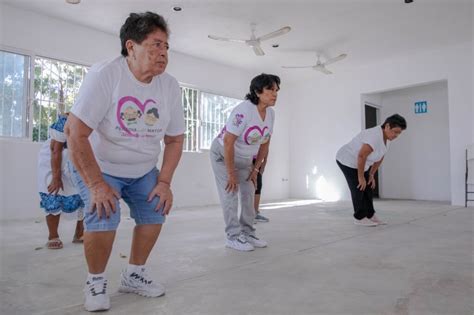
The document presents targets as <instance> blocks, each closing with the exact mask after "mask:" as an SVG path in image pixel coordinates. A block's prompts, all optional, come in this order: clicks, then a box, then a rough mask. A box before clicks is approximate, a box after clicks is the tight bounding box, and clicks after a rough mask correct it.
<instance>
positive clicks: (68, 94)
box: [32, 57, 88, 141]
mask: <svg viewBox="0 0 474 315" xmlns="http://www.w3.org/2000/svg"><path fill="white" fill-rule="evenodd" d="M87 70H88V68H87V67H86V66H83V65H79V64H74V63H70V62H64V61H59V60H54V59H49V58H44V57H36V58H35V60H34V82H33V126H32V127H33V130H32V132H33V137H32V138H33V141H45V140H46V139H47V138H48V127H49V126H50V125H51V124H52V123H53V122H54V121H55V120H56V119H57V117H58V115H59V114H63V113H65V112H67V111H69V110H70V109H71V107H72V105H73V104H74V101H75V99H76V96H77V93H78V92H79V88H80V86H81V84H82V81H83V80H84V76H85V75H86V73H87Z"/></svg>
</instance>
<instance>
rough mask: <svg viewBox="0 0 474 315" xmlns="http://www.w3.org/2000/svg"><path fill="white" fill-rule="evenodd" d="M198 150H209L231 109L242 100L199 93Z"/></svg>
mask: <svg viewBox="0 0 474 315" xmlns="http://www.w3.org/2000/svg"><path fill="white" fill-rule="evenodd" d="M200 99H201V124H200V128H199V130H200V132H199V133H200V135H201V137H200V140H201V141H200V148H201V149H210V147H211V143H212V140H214V138H215V137H216V136H217V134H218V133H219V132H220V131H221V130H222V128H224V125H225V123H226V121H227V118H229V115H230V112H231V111H232V109H233V108H234V107H235V106H237V105H238V104H239V103H240V102H242V100H238V99H235V98H230V97H226V96H222V95H216V94H211V93H206V92H201V98H200Z"/></svg>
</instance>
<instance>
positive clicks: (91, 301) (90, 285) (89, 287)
mask: <svg viewBox="0 0 474 315" xmlns="http://www.w3.org/2000/svg"><path fill="white" fill-rule="evenodd" d="M84 295H85V299H86V300H85V302H84V308H85V309H86V310H87V311H89V312H96V311H106V310H108V309H109V308H110V298H109V295H108V294H107V280H106V279H105V278H104V277H99V278H92V280H88V281H87V282H86V286H85V288H84Z"/></svg>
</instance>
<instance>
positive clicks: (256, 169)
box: [252, 168, 260, 173]
mask: <svg viewBox="0 0 474 315" xmlns="http://www.w3.org/2000/svg"><path fill="white" fill-rule="evenodd" d="M253 171H257V173H260V170H259V169H258V168H254V169H253V170H252V172H253Z"/></svg>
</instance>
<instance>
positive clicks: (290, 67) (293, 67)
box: [281, 66, 313, 69]
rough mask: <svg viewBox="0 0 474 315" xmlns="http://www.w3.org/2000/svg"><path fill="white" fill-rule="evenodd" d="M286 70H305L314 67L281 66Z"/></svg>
mask: <svg viewBox="0 0 474 315" xmlns="http://www.w3.org/2000/svg"><path fill="white" fill-rule="evenodd" d="M281 67H282V68H285V69H303V68H312V67H313V66H281Z"/></svg>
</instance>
